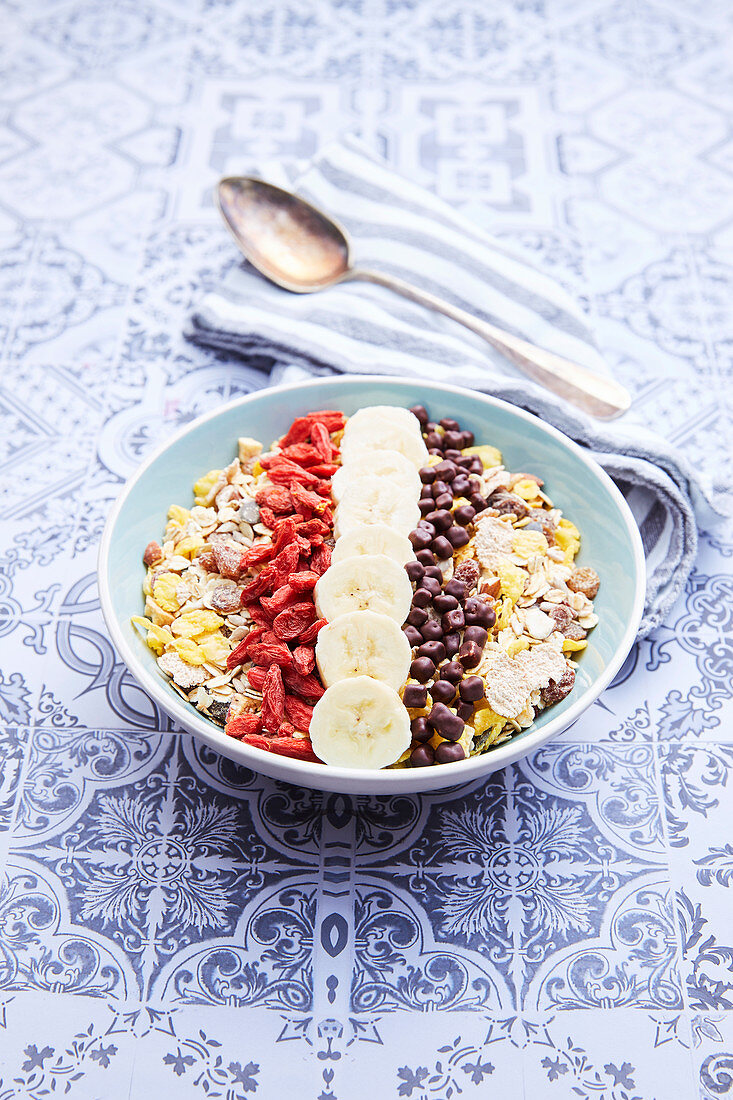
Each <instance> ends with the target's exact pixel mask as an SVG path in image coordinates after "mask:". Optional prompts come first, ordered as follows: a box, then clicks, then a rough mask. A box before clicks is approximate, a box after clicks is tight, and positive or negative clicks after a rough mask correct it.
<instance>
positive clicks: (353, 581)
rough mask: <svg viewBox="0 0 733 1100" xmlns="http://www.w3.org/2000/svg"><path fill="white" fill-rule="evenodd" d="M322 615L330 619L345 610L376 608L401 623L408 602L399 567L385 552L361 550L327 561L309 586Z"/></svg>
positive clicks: (405, 579)
mask: <svg viewBox="0 0 733 1100" xmlns="http://www.w3.org/2000/svg"><path fill="white" fill-rule="evenodd" d="M313 596H314V599H315V603H316V609H317V610H318V614H319V616H320V617H321V618H322V619H327V620H328V622H333V620H334V619H337V618H338V616H339V615H343V614H345V613H346V612H347V611H377V612H379V613H380V614H382V615H388V616H389V617H390V619H394V621H395V622H396V623H397V624H398V625H399V626H401V625H402V623H403V622H404V621H405V619H406V618H407V613H408V611H409V610H410V604H411V602H412V585H411V584H410V579H409V577H408V576H407V573H406V572H405V570H404V569H403V567H402V566H401V565H400V564H399V562H396V561H395V560H394V558H388V557H387V555H386V554H363V555H362V556H361V557H358V558H345V559H344V560H343V561H340V562H337V563H336V565H333V564H332V565H331V566H330V567H329V568H328V569H327V570H326V572H325V573H324V574H323V576H322V577H319V578H318V581H317V583H316V587H315V588H314V590H313Z"/></svg>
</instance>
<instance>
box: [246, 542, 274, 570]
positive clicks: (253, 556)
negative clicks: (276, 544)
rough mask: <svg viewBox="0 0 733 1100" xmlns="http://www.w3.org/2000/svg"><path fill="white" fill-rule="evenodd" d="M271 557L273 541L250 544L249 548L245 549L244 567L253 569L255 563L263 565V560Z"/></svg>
mask: <svg viewBox="0 0 733 1100" xmlns="http://www.w3.org/2000/svg"><path fill="white" fill-rule="evenodd" d="M271 557H272V543H271V542H259V543H257V545H256V546H250V548H249V550H245V552H244V555H243V557H242V567H243V568H244V569H251V567H252V566H253V565H262V563H263V562H265V561H269V560H270V558H271Z"/></svg>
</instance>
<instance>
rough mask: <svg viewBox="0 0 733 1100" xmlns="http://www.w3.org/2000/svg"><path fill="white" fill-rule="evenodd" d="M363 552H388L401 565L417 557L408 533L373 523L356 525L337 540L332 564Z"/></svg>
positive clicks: (358, 555)
mask: <svg viewBox="0 0 733 1100" xmlns="http://www.w3.org/2000/svg"><path fill="white" fill-rule="evenodd" d="M362 554H386V555H387V557H388V558H394V560H395V561H398V562H399V563H400V565H406V564H407V562H408V561H412V560H413V558H414V557H415V552H414V550H413V549H412V544H411V542H410V540H409V539H408V538H407V536H406V535H401V534H400V532H399V531H395V529H394V527H388V526H387V524H386V523H371V524H365V525H364V526H363V527H354V529H353V530H352V531H349V533H348V534H347V535H343V536H342V537H341V538H340V539H337V540H336V545H335V546H334V548H333V553H332V555H331V564H332V565H334V564H335V563H336V562H339V561H343V560H344V558H358V557H360V556H361V555H362Z"/></svg>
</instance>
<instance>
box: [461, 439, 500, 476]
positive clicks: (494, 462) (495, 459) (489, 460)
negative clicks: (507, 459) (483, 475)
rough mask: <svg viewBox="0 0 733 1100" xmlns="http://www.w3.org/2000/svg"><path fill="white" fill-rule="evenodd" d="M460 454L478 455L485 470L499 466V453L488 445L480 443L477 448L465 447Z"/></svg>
mask: <svg viewBox="0 0 733 1100" xmlns="http://www.w3.org/2000/svg"><path fill="white" fill-rule="evenodd" d="M461 454H464V455H478V456H479V458H480V459H481V462H482V463H483V467H484V469H485V470H489V469H491V467H492V466H501V451H499V450H497V448H496V447H490V446H489V444H488V443H482V444H481V445H480V446H477V447H466V448H465V449H464V450H463V451H461Z"/></svg>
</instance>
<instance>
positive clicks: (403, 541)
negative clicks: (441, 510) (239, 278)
mask: <svg viewBox="0 0 733 1100" xmlns="http://www.w3.org/2000/svg"><path fill="white" fill-rule="evenodd" d="M427 457H428V455H427V450H426V448H425V444H424V443H423V440H422V435H421V433H420V426H419V424H418V422H417V420H416V419H415V417H414V416H413V415H412V413H410V412H408V411H407V409H399V408H394V407H392V406H373V407H371V408H367V409H360V410H359V411H358V412H357V413H355V414H354V415H353V416H352V417H350V418H349V420H348V422H347V424H346V428H345V429H344V434H343V438H342V441H341V459H342V463H343V465H342V466H341V469H340V470H338V472H337V473H336V475H335V476H334V478H333V482H332V492H333V498H334V501H335V503H336V510H335V514H334V534H335V536H336V545H335V547H334V551H333V555H332V558H331V566H330V567H329V569H327V570H326V572H325V573H324V574H323V576H322V577H320V578H319V580H318V582H317V584H316V587H315V590H314V593H313V595H314V599H315V604H316V608H317V610H318V614H319V616H320V617H321V618H324V619H326V620H327V621H328V623H327V625H326V626H324V627H323V629H322V630H321V631H320V632H319V635H318V641H317V643H316V662H317V665H318V671H319V673H320V676H321V679H322V681H323V683H324V685H325V687H326V691H325V693H324V694H323V696H322V697H321V699H319V701H318V703H317V704H316V706H315V708H314V710H313V718H312V721H311V726H310V735H311V740H312V742H313V748H314V750H315V752H316V753H317V754H318V756H320V758H321V759H322V760H324V761H325V762H326V763H327V764H331V765H335V766H340V767H352V768H383V767H386V766H387V765H388V764H393V763H394V762H395V760H398V759H399V757H400V756H401V755H402V753H403V752H405V750H406V749H407V748H409V745H410V741H411V734H410V720H409V715H408V713H407V710H406V709H405V707H404V705H403V703H402V700H401V699H400V696H399V694H398V689H399V688H401V687H402V685H403V684H404V682H405V680H406V679H407V676H408V673H409V668H410V659H411V651H410V645H409V642H408V640H407V638H406V637H405V634H404V633H403V631H402V629H401V626H402V623H403V622H404V621H405V618H406V617H407V614H408V612H409V610H410V604H411V602H412V585H411V584H410V580H409V578H408V576H407V574H406V572H405V569H404V566H405V564H406V563H407V562H408V561H410V560H412V558H413V557H414V552H413V549H412V545H411V543H410V541H409V539H408V538H407V534H408V532H409V531H411V530H412V529H413V528H414V527H415V526H416V524H417V522H418V520H419V518H420V509H419V508H418V505H417V501H418V498H419V496H420V484H421V483H420V478H419V477H418V474H417V468H418V467H419V466H421V465H424V464H425V462H426V461H427Z"/></svg>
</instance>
